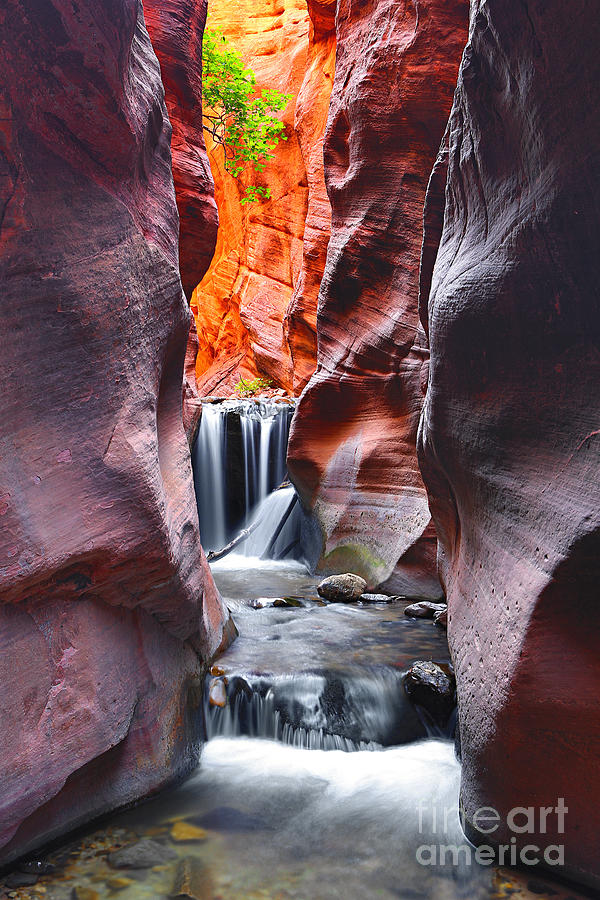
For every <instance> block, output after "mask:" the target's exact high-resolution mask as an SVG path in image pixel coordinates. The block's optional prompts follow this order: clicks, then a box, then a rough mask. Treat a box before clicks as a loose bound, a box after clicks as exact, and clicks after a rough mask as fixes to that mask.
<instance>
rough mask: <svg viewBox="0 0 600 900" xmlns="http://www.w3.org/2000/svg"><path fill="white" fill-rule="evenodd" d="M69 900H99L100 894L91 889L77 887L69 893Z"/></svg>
mask: <svg viewBox="0 0 600 900" xmlns="http://www.w3.org/2000/svg"><path fill="white" fill-rule="evenodd" d="M71 900H100V894H99V893H98V891H95V890H93V888H88V887H81V886H79V885H78V886H77V887H74V888H73V890H72V891H71Z"/></svg>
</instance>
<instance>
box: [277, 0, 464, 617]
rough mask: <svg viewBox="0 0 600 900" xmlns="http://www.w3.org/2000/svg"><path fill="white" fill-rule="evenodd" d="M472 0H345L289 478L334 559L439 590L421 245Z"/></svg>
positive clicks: (367, 573) (325, 564)
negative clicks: (427, 433)
mask: <svg viewBox="0 0 600 900" xmlns="http://www.w3.org/2000/svg"><path fill="white" fill-rule="evenodd" d="M314 5H315V6H320V5H321V4H316V3H315V4H314ZM325 6H326V9H327V10H330V9H331V5H330V4H325ZM468 6H469V4H468V2H467V0H457V2H453V3H449V2H448V0H421V2H419V4H418V5H415V4H413V3H406V2H404V0H390V2H382V0H364V2H361V3H357V2H350V0H339V2H338V3H337V19H336V22H337V28H336V35H337V37H336V40H337V59H336V66H335V80H334V86H333V91H332V94H331V103H330V109H329V118H328V123H327V131H326V134H325V142H324V160H325V180H326V184H327V190H328V194H329V198H330V200H331V204H332V230H331V240H330V242H329V248H328V252H327V261H326V266H325V271H324V275H323V279H322V283H321V292H320V297H319V314H318V321H317V330H318V334H319V347H318V358H317V362H318V365H317V370H316V372H315V374H314V375H313V377H312V378H311V380H310V382H309V384H308V387H307V389H306V390H305V392H304V393H303V394H302V397H301V399H300V401H299V404H298V409H297V412H296V415H295V417H294V423H293V426H292V433H291V436H290V443H289V452H288V464H289V465H288V468H289V472H290V477H291V479H292V481H293V482H294V485H295V487H296V489H297V490H298V493H299V494H300V496H301V499H302V502H303V505H304V506H305V508H306V509H309V510H312V511H313V512H314V514H315V516H316V518H317V520H318V523H319V526H320V529H321V532H322V535H323V544H322V550H321V561H320V566H321V568H326V569H327V570H329V571H331V570H338V571H345V570H350V571H353V572H357V573H358V574H360V575H362V576H363V577H364V578H365V579H366V580H367V581H368V582H369V584H370V585H380V586H382V587H383V588H384V590H389V592H390V593H393V594H407V595H409V596H411V595H412V596H422V597H426V598H430V599H438V598H439V596H440V595H441V593H442V591H441V588H440V584H439V580H438V578H437V573H436V538H435V532H434V530H433V528H432V526H431V515H430V512H429V508H428V504H427V495H426V492H425V487H424V485H423V482H422V479H421V475H420V472H419V467H418V463H417V456H416V438H417V427H418V422H419V413H420V410H421V406H422V402H423V388H424V386H425V384H426V381H427V378H426V367H427V358H428V351H427V347H426V343H425V339H424V335H423V333H422V329H421V328H420V326H419V314H418V305H417V295H418V289H417V288H418V278H419V256H420V247H421V239H422V211H423V203H424V199H425V191H426V187H427V182H428V179H429V174H430V172H431V168H432V165H433V163H434V160H435V158H436V154H437V152H438V148H439V144H440V141H441V138H442V136H443V134H444V128H445V125H446V122H447V118H448V113H449V111H450V107H451V104H452V95H453V92H454V86H455V83H456V75H457V71H458V66H459V62H460V57H461V53H462V50H463V47H464V43H465V40H466V36H467V24H468V21H467V20H468Z"/></svg>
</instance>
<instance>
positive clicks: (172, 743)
mask: <svg viewBox="0 0 600 900" xmlns="http://www.w3.org/2000/svg"><path fill="white" fill-rule="evenodd" d="M0 18H1V20H2V28H1V29H0V48H1V53H0V70H1V76H2V77H1V79H0V82H1V85H2V87H1V89H0V104H1V125H0V141H1V143H0V159H1V163H2V169H1V176H2V177H1V178H0V191H1V193H0V201H1V202H0V210H1V215H0V227H1V231H0V237H1V248H0V277H1V280H2V285H3V290H2V300H1V304H0V314H1V322H2V334H3V337H4V343H3V365H2V368H1V372H0V383H1V384H0V387H1V389H0V409H1V412H0V418H1V420H2V435H1V451H0V521H1V524H2V530H1V533H0V590H1V595H2V605H1V606H0V636H1V642H2V654H1V656H0V666H1V672H2V684H3V690H4V700H3V703H2V710H1V712H0V732H1V734H2V742H3V743H2V746H3V752H2V754H1V758H0V781H1V782H2V788H3V789H2V795H1V800H0V804H1V814H0V821H1V823H2V825H1V828H0V845H2V846H3V849H2V850H1V851H0V859H2V861H3V862H4V861H6V860H8V859H11V858H14V857H15V856H17V855H20V854H22V853H23V852H25V851H26V850H27V849H28V848H31V847H33V846H35V845H36V844H37V843H39V842H40V840H41V839H42V838H43V839H44V840H48V839H50V838H52V837H55V836H57V835H58V834H60V833H62V832H64V831H66V830H68V829H70V828H72V827H74V826H76V825H79V824H81V823H83V822H85V821H87V820H89V819H90V818H93V817H94V816H96V815H99V814H101V813H104V812H106V811H107V810H110V809H112V808H114V807H116V806H120V805H122V804H124V803H128V802H131V801H133V800H136V799H139V798H140V797H141V796H144V795H146V794H148V793H150V792H152V791H155V790H157V789H158V788H160V787H161V786H163V785H165V784H166V783H168V782H170V781H172V780H173V779H175V778H178V777H181V776H183V775H184V774H186V773H187V772H189V771H190V770H191V768H192V767H193V766H194V764H195V761H196V759H197V751H198V740H199V736H198V726H197V724H195V717H194V716H193V709H194V707H195V705H197V695H198V685H199V679H200V675H201V666H202V661H203V660H208V659H209V658H210V657H212V656H213V655H214V654H215V653H216V652H217V650H218V648H219V647H220V646H221V645H222V644H223V643H224V642H225V641H226V640H227V635H228V633H229V631H230V626H228V625H227V624H226V622H227V616H228V614H227V613H226V611H225V610H224V607H223V605H222V602H221V599H220V597H219V594H218V592H217V590H216V588H215V585H214V582H213V581H212V576H211V575H210V572H209V570H208V567H207V566H206V563H205V560H204V556H203V552H202V548H201V546H200V538H199V532H198V522H197V516H196V509H195V499H194V490H193V484H192V477H191V466H190V456H189V450H188V445H187V441H186V437H185V433H184V430H183V425H182V416H181V398H182V379H183V366H184V356H185V348H186V341H187V335H188V330H189V324H190V313H189V309H188V306H187V303H186V302H185V298H184V296H183V292H182V288H181V281H180V277H179V267H178V253H177V248H178V244H177V234H178V217H177V210H176V205H175V194H174V190H173V178H172V174H171V154H170V150H169V141H170V133H171V129H170V126H169V122H168V118H167V112H166V108H165V105H164V101H163V89H162V86H161V81H160V72H159V66H158V62H157V59H156V56H155V55H154V52H153V50H152V46H151V44H150V40H149V38H148V34H147V31H146V28H145V25H144V19H143V16H142V12H141V5H140V4H138V3H137V2H136V0H82V2H79V3H78V4H77V6H75V5H74V4H70V3H66V2H62V0H54V2H52V3H50V2H49V3H45V4H43V6H40V4H39V3H37V2H34V0H9V2H8V4H5V6H4V9H3V11H2V12H1V13H0ZM209 242H210V238H209ZM150 326H151V327H150ZM196 718H197V717H196ZM84 784H85V788H84V787H83V785H84Z"/></svg>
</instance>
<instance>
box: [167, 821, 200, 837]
mask: <svg viewBox="0 0 600 900" xmlns="http://www.w3.org/2000/svg"><path fill="white" fill-rule="evenodd" d="M170 834H171V838H172V839H173V840H174V841H178V842H180V841H205V840H206V838H207V837H208V832H207V831H205V830H204V828H198V826H197V825H192V824H191V823H190V822H175V824H174V825H173V827H172V828H171V832H170Z"/></svg>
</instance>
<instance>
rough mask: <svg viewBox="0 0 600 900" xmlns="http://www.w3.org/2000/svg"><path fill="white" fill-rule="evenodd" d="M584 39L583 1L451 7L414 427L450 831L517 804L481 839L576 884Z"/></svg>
mask: <svg viewBox="0 0 600 900" xmlns="http://www.w3.org/2000/svg"><path fill="white" fill-rule="evenodd" d="M599 43H600V20H599V18H598V10H597V6H596V4H595V3H593V2H586V0H574V2H572V3H569V4H564V3H562V2H560V0H551V2H546V3H540V2H537V0H524V2H520V3H510V4H508V3H506V4H504V3H498V2H485V0H478V2H473V3H472V5H471V35H470V40H469V44H468V46H467V49H466V52H465V57H464V62H463V64H462V68H461V72H460V77H459V82H458V89H457V93H456V99H455V102H454V107H453V110H452V114H451V117H450V125H449V129H448V143H447V149H446V151H445V152H444V153H442V155H441V156H440V158H439V160H438V165H437V167H436V173H435V176H434V178H433V179H432V185H431V189H430V192H429V197H428V201H427V210H426V253H425V255H424V259H423V277H422V315H423V322H424V324H425V326H426V327H427V329H428V332H429V339H430V345H431V371H430V375H429V387H428V391H427V399H426V403H425V407H424V412H423V418H422V426H421V430H420V452H421V460H422V468H423V473H424V477H425V481H426V484H427V488H428V491H429V495H430V500H431V508H432V512H433V515H434V519H435V524H436V527H437V531H438V534H439V537H440V542H441V555H440V560H441V564H442V574H443V580H444V584H445V586H446V589H447V593H448V603H449V619H448V621H449V626H448V634H449V639H450V645H451V649H452V653H453V658H454V663H455V666H456V677H457V682H458V694H459V706H460V734H461V743H462V755H463V783H462V797H463V803H464V806H465V810H466V813H467V816H468V817H470V818H472V817H473V815H474V813H475V811H476V810H477V809H478V808H480V807H482V806H492V807H494V808H495V809H497V810H498V811H499V812H500V814H501V816H502V819H503V820H504V821H505V820H506V818H505V817H506V815H507V813H508V811H509V810H510V809H512V808H514V807H533V808H534V809H535V824H534V826H533V829H532V831H531V832H529V833H521V834H515V833H514V832H511V831H510V829H507V828H506V826H501V827H500V828H499V829H498V830H497V831H496V832H495V833H494V835H493V836H492V838H493V839H494V840H499V841H500V842H508V841H509V840H510V838H511V837H516V839H517V841H518V842H519V843H520V844H533V845H537V846H541V847H546V846H547V845H551V844H556V845H562V846H564V848H565V862H566V865H567V869H566V872H567V873H568V874H570V875H572V876H575V877H576V878H578V879H579V878H581V879H585V880H590V881H594V883H595V884H596V886H598V884H599V883H600V856H599V854H598V842H597V836H598V833H599V832H600V810H599V807H598V797H599V796H600V768H599V766H598V759H599V758H600V706H599V704H598V695H599V693H600V662H599V656H598V621H599V619H598V617H599V613H598V602H597V599H598V584H599V583H600V532H599V526H600V478H599V471H600V430H599V422H600V409H599V403H600V394H599V391H598V386H599V385H600V308H599V303H598V284H599V283H600V256H599V254H598V234H599V233H600V183H599V181H598V147H599V146H600V107H599V105H598V102H597V92H598V84H600V56H599V55H598V46H599ZM444 200H445V218H444V219H443V222H442V220H441V218H440V215H439V213H440V209H443V207H444ZM436 251H437V259H436ZM559 798H564V805H565V806H566V807H567V808H568V813H566V818H565V820H564V832H561V829H560V819H559V817H558V815H557V814H556V813H555V812H554V809H555V808H556V807H557V806H558V799H559ZM541 807H546V808H549V810H550V813H551V814H550V815H549V816H548V817H547V821H546V827H545V828H544V827H541V826H540V815H539V810H540V808H541ZM518 822H519V824H522V823H523V819H522V818H521V819H519V820H518ZM555 856H556V852H555ZM554 871H557V872H558V871H559V870H554ZM560 872H561V874H565V870H560Z"/></svg>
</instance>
